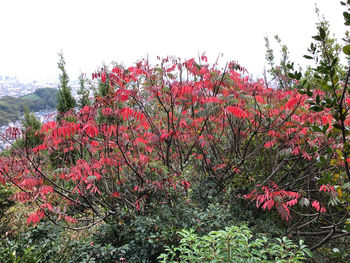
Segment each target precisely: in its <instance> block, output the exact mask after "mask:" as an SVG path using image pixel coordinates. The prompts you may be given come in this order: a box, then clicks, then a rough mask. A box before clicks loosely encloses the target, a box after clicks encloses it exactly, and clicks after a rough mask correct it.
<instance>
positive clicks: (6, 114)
mask: <svg viewBox="0 0 350 263" xmlns="http://www.w3.org/2000/svg"><path fill="white" fill-rule="evenodd" d="M57 93H58V90H57V89H53V88H41V89H37V90H36V91H35V92H34V93H30V94H28V95H25V96H22V97H19V98H15V97H11V96H4V97H2V98H0V126H3V125H7V124H8V123H9V122H11V121H15V120H18V119H19V118H20V116H21V114H22V112H23V107H24V105H27V106H28V107H29V109H30V110H31V111H34V112H35V111H40V110H44V109H49V108H55V107H56V104H57Z"/></svg>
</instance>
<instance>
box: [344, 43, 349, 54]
mask: <svg viewBox="0 0 350 263" xmlns="http://www.w3.org/2000/svg"><path fill="white" fill-rule="evenodd" d="M343 52H344V53H345V54H346V55H350V45H346V46H344V47H343Z"/></svg>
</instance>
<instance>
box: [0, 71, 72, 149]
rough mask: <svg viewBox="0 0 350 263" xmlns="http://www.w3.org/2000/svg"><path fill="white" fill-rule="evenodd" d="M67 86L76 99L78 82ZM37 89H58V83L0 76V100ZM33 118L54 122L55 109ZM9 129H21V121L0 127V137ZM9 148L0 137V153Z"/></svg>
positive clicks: (41, 112)
mask: <svg viewBox="0 0 350 263" xmlns="http://www.w3.org/2000/svg"><path fill="white" fill-rule="evenodd" d="M69 86H70V87H71V89H72V95H73V96H74V97H75V98H76V99H77V98H79V95H78V94H77V90H78V89H79V82H78V80H76V81H74V80H73V81H70V82H69ZM39 88H56V89H57V88H58V81H57V82H54V81H26V82H24V81H20V80H19V79H18V78H17V77H12V76H1V75H0V98H1V97H3V96H11V97H16V98H18V97H21V96H24V95H27V94H29V93H32V92H34V91H35V90H37V89H39ZM34 114H35V116H36V117H37V118H38V119H40V120H41V121H42V122H47V121H50V120H54V118H55V116H56V109H47V110H42V111H40V112H35V113H34ZM9 127H18V128H22V127H21V120H17V121H14V122H10V123H9V124H8V125H5V126H2V127H0V136H2V135H3V134H5V132H6V130H7V129H8V128H9ZM8 146H9V144H8V143H6V142H4V141H3V140H2V138H1V137H0V151H2V150H4V149H6V148H7V147H8Z"/></svg>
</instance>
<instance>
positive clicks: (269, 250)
mask: <svg viewBox="0 0 350 263" xmlns="http://www.w3.org/2000/svg"><path fill="white" fill-rule="evenodd" d="M179 234H180V235H181V236H182V239H181V241H180V245H179V246H177V247H167V248H166V253H165V254H162V255H160V256H159V257H158V259H159V260H161V261H160V262H163V263H166V262H169V263H173V262H235V263H238V262H245V263H248V262H280V263H282V262H294V263H297V262H303V261H304V260H306V254H309V255H311V252H310V251H309V250H308V249H307V248H306V246H305V245H304V244H303V241H302V240H300V242H299V246H298V245H295V244H294V243H293V242H292V241H290V240H288V239H287V238H286V237H283V238H275V239H273V240H269V239H268V238H267V237H265V236H262V237H257V238H253V235H252V233H251V231H250V230H249V228H248V227H246V226H244V225H243V226H240V227H238V226H230V227H226V228H225V230H220V231H212V232H210V233H209V234H208V235H204V236H201V237H200V236H198V235H197V234H196V233H194V230H193V229H191V230H182V231H181V232H179Z"/></svg>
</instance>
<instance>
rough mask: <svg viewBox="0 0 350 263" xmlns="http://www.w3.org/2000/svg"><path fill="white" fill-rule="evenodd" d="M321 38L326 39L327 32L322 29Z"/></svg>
mask: <svg viewBox="0 0 350 263" xmlns="http://www.w3.org/2000/svg"><path fill="white" fill-rule="evenodd" d="M320 38H321V40H325V39H326V31H325V30H324V29H323V28H322V27H320Z"/></svg>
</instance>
